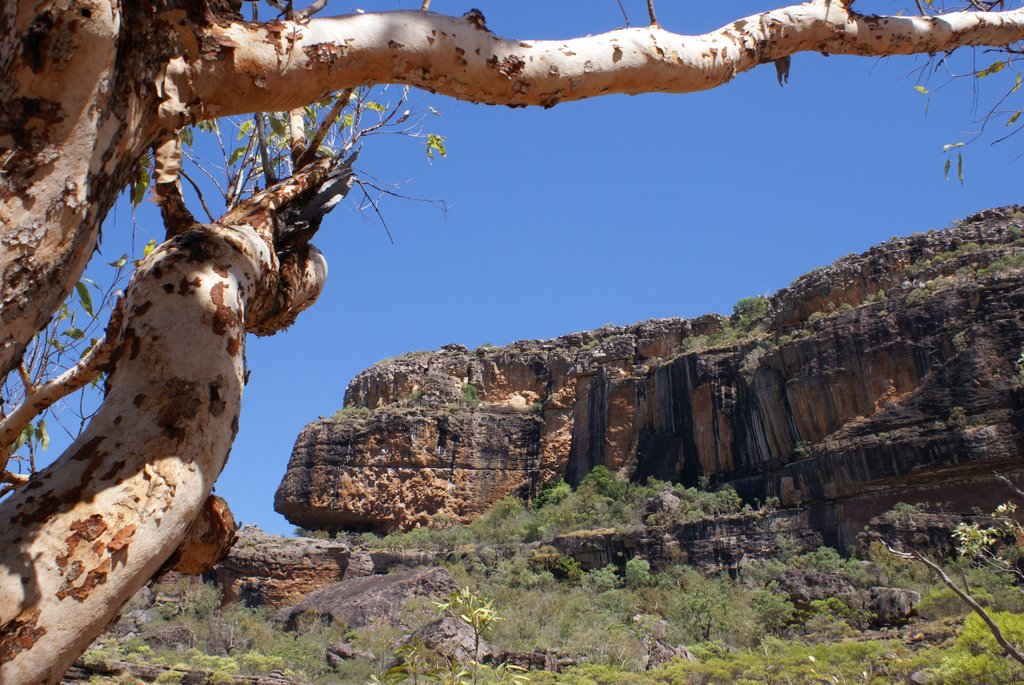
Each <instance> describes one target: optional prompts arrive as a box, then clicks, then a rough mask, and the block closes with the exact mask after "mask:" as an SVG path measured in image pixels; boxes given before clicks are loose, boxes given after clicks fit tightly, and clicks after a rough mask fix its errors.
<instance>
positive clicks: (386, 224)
mask: <svg viewBox="0 0 1024 685" xmlns="http://www.w3.org/2000/svg"><path fill="white" fill-rule="evenodd" d="M356 183H358V184H359V189H360V190H361V191H363V195H365V196H366V199H367V200H368V201H369V203H370V206H371V207H373V211H375V212H377V218H378V219H380V223H381V226H383V227H384V232H385V233H387V234H388V240H390V241H391V244H392V245H394V244H395V239H394V238H393V237H392V236H391V230H390V229H389V228H388V222H386V221H384V215H383V214H381V212H380V208H379V207H378V206H377V202H376V201H375V200H374V199H373V198H372V197H370V194H369V193H368V192H366V188H365V187H364V186H363V182H362V181H360V180H359V179H358V178H357V179H356Z"/></svg>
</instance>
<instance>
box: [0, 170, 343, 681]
mask: <svg viewBox="0 0 1024 685" xmlns="http://www.w3.org/2000/svg"><path fill="white" fill-rule="evenodd" d="M327 169H328V167H327V165H326V164H325V163H320V164H317V165H312V166H311V167H310V170H309V171H308V172H305V173H304V174H302V175H301V176H298V177H293V178H292V179H289V180H288V181H286V182H284V183H282V184H280V185H279V186H278V187H275V188H273V189H270V190H268V191H264V192H263V193H261V194H260V196H258V197H257V198H254V199H253V200H252V201H250V202H248V203H246V204H245V205H243V206H242V207H240V208H238V209H236V210H235V211H234V212H233V213H232V214H231V215H230V216H228V217H225V221H224V222H223V223H217V224H210V225H202V226H200V225H197V226H196V227H194V228H192V229H190V230H188V231H186V232H184V233H182V234H180V235H178V236H176V237H174V238H173V239H171V240H169V241H167V242H166V243H164V244H163V245H161V246H160V247H158V248H157V249H156V250H155V251H154V252H153V254H151V255H150V256H149V257H148V258H147V259H146V260H145V262H144V263H143V264H142V266H141V267H140V268H139V270H138V272H137V273H136V275H135V276H134V278H133V279H132V282H131V284H130V285H129V287H128V289H127V291H126V294H125V300H124V305H123V311H124V317H123V319H122V320H121V321H120V322H119V326H118V328H117V330H116V331H111V332H110V333H109V334H108V335H109V336H110V339H111V340H112V341H114V345H113V350H112V352H111V358H110V361H109V363H108V368H109V370H110V376H109V380H108V384H107V395H106V398H105V401H104V403H103V406H102V407H101V408H100V410H99V412H98V413H97V415H96V416H95V417H94V418H93V420H92V422H91V423H90V425H89V427H88V429H87V430H86V431H85V432H84V433H83V434H82V435H81V436H80V437H79V438H78V439H77V440H76V441H75V442H74V444H72V445H71V447H69V448H68V450H67V451H66V452H65V453H64V454H63V455H61V457H60V458H59V459H58V460H57V461H56V462H55V463H54V464H53V465H51V466H49V467H48V468H46V469H44V470H43V471H42V472H40V473H39V474H37V475H36V476H35V477H34V478H33V479H32V480H31V481H30V482H29V483H28V484H27V485H25V486H23V487H22V488H20V489H19V490H18V491H17V492H16V493H14V494H13V495H12V496H11V497H10V499H8V500H7V501H5V502H4V503H2V504H0V518H3V520H5V521H9V523H10V525H7V526H5V527H4V528H3V529H2V530H0V655H2V656H3V659H0V682H4V683H7V682H11V683H50V682H56V681H57V680H59V679H60V676H61V674H62V673H63V672H64V670H65V669H67V667H68V666H69V665H70V664H71V663H72V662H73V661H74V659H75V658H76V657H77V656H78V654H80V653H81V651H82V650H84V649H85V647H86V646H87V645H88V644H89V642H91V641H92V639H93V637H95V635H96V634H98V633H99V631H101V630H102V629H103V627H104V626H105V625H106V624H107V623H108V622H109V621H110V620H111V619H112V618H113V617H114V615H115V614H116V612H117V611H118V610H119V609H120V607H121V606H122V605H123V604H124V602H126V601H127V600H128V599H129V598H130V597H131V595H132V594H133V593H134V592H135V591H136V590H137V589H138V588H139V587H141V586H142V585H143V584H144V583H145V582H146V581H148V580H149V578H151V577H152V576H153V574H154V573H155V572H156V571H157V570H158V569H159V568H160V567H161V565H163V564H164V563H165V561H167V560H168V558H169V557H171V556H172V555H174V557H175V558H174V559H173V560H171V565H177V566H178V567H179V568H185V569H191V570H196V569H199V570H201V569H202V567H203V566H204V564H206V563H208V562H209V561H210V560H211V559H214V558H215V557H216V555H217V554H218V553H220V552H222V551H223V550H225V549H226V548H227V546H228V545H229V539H231V538H233V535H234V522H233V520H231V518H230V513H229V512H227V510H226V507H222V506H221V505H220V504H219V503H218V501H217V500H212V501H211V503H210V504H209V505H208V506H207V509H206V512H205V514H204V515H203V516H199V515H200V513H201V511H202V508H203V505H204V503H205V502H207V497H208V496H209V493H210V490H211V488H212V487H213V483H214V481H215V480H216V478H217V476H218V475H219V474H220V471H221V469H222V468H223V466H224V462H225V460H226V458H227V454H228V451H229V449H230V446H231V442H232V441H233V439H234V436H235V433H236V432H237V430H238V415H239V411H240V407H241V393H242V386H243V375H244V372H245V369H244V361H243V359H244V354H243V348H244V340H245V333H246V330H247V329H253V330H260V331H262V332H264V333H272V332H274V331H275V330H279V326H278V324H283V325H286V324H287V323H290V321H291V320H292V319H293V318H294V316H295V315H296V313H297V312H298V311H301V309H303V308H305V307H306V306H308V305H309V304H310V303H311V302H312V301H313V300H315V298H316V296H317V295H318V294H319V291H320V288H321V287H322V285H323V282H324V279H325V278H326V266H325V263H324V261H323V258H322V257H321V256H320V254H319V252H317V251H316V250H315V249H314V248H312V247H309V246H307V247H306V248H305V249H304V250H301V251H299V252H298V254H296V255H292V256H291V257H290V261H289V262H288V265H290V268H291V271H289V272H288V274H286V277H285V278H282V275H281V272H280V269H281V263H280V262H279V259H278V255H277V254H276V252H275V251H274V244H273V231H274V223H275V221H276V220H278V215H277V212H278V211H279V210H281V209H285V208H288V207H289V205H290V204H291V203H293V202H302V201H303V200H304V199H305V198H306V197H308V195H309V194H310V193H312V192H315V190H316V185H317V183H318V182H319V181H320V180H321V179H322V178H323V177H324V175H325V174H326V172H327ZM182 340H188V341H189V342H188V344H182V342H181V341H182ZM197 349H201V350H203V354H196V350H197ZM197 517H198V518H197Z"/></svg>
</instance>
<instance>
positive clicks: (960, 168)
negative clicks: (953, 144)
mask: <svg viewBox="0 0 1024 685" xmlns="http://www.w3.org/2000/svg"><path fill="white" fill-rule="evenodd" d="M956 176H957V178H959V179H960V185H963V184H964V156H963V154H962V153H960V152H958V153H956Z"/></svg>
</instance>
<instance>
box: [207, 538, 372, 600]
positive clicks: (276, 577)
mask: <svg viewBox="0 0 1024 685" xmlns="http://www.w3.org/2000/svg"><path fill="white" fill-rule="evenodd" d="M364 556H365V553H358V552H357V553H353V551H352V549H351V547H350V546H349V545H348V544H346V543H344V542H339V541H335V540H319V539H315V538H306V537H294V538H286V537H282V536H280V535H271V534H269V533H265V532H263V531H262V530H260V529H259V528H257V527H256V526H245V527H244V528H242V529H241V530H240V531H239V532H238V540H237V541H236V542H235V544H234V546H233V547H232V548H231V550H230V551H229V552H228V555H227V557H226V558H225V559H224V560H223V561H221V562H220V563H219V564H218V565H217V566H215V567H214V569H213V571H212V574H213V577H214V579H215V580H216V582H217V585H218V586H219V587H220V590H221V593H222V595H223V597H224V600H225V601H232V600H240V601H242V602H243V603H245V604H246V605H247V606H251V607H258V606H270V607H281V606H287V605H289V604H294V603H296V602H298V601H300V600H301V599H302V598H303V597H305V596H306V595H308V594H309V593H311V592H313V591H314V590H317V589H319V588H322V587H324V586H325V585H330V584H331V583H337V582H339V581H340V580H342V579H343V578H346V577H351V576H358V575H365V574H367V573H369V572H370V570H371V569H372V563H371V562H370V560H369V559H368V558H365V559H364V558H363V557H364Z"/></svg>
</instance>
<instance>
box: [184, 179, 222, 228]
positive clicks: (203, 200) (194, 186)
mask: <svg viewBox="0 0 1024 685" xmlns="http://www.w3.org/2000/svg"><path fill="white" fill-rule="evenodd" d="M181 175H182V177H183V178H184V179H185V180H186V181H188V182H189V184H191V186H192V190H194V191H196V195H198V196H199V204H201V205H202V206H203V211H204V212H206V216H207V218H209V219H210V222H211V223H212V222H214V221H216V220H217V219H216V218H214V216H213V212H211V211H210V208H209V207H207V206H206V198H204V197H203V191H202V190H200V189H199V185H198V184H197V183H196V182H195V181H193V180H192V177H191V176H189V175H188V174H186V173H185V170H184V169H182V170H181Z"/></svg>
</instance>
